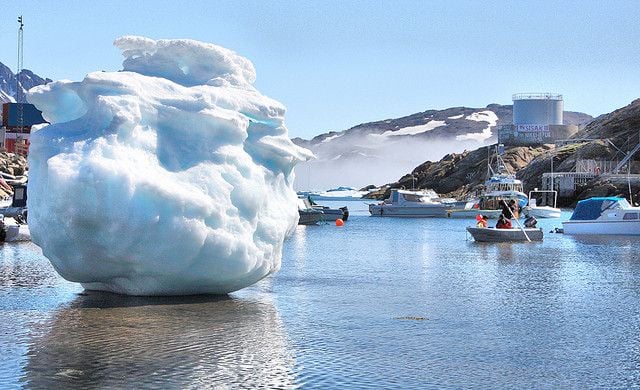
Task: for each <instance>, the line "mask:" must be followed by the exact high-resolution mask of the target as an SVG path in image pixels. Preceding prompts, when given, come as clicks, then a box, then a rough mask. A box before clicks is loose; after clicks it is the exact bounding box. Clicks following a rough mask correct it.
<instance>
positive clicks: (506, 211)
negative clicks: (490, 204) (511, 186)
mask: <svg viewBox="0 0 640 390" xmlns="http://www.w3.org/2000/svg"><path fill="white" fill-rule="evenodd" d="M500 206H501V207H502V216H503V217H505V216H506V217H509V216H511V208H510V207H509V203H508V202H507V200H506V199H502V200H500Z"/></svg>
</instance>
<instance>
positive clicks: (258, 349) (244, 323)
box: [22, 292, 296, 388]
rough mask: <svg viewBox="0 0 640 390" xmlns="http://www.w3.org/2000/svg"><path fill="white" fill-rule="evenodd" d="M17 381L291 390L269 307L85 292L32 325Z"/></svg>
mask: <svg viewBox="0 0 640 390" xmlns="http://www.w3.org/2000/svg"><path fill="white" fill-rule="evenodd" d="M31 333H32V334H31V338H30V342H29V343H28V344H29V346H28V353H27V358H28V362H27V364H26V367H24V376H23V378H22V382H23V383H24V384H26V386H27V387H36V388H66V387H70V386H73V387H78V388H84V387H92V388H95V387H97V388H131V387H149V386H153V387H179V388H201V387H216V386H229V385H234V387H250V388H255V387H259V386H264V387H267V388H290V387H295V383H296V378H295V375H294V374H293V366H294V356H293V354H292V353H291V351H290V350H291V348H288V347H287V345H286V344H287V342H286V338H285V335H284V331H283V327H282V322H281V320H280V318H279V316H278V313H277V311H276V309H275V308H274V306H273V304H272V303H271V302H268V301H266V302H265V301H264V300H260V301H251V300H246V299H237V298H230V297H222V298H221V297H212V296H198V297H182V298H176V297H174V298H167V297H164V298H149V297H125V296H120V295H114V294H109V293H102V292H86V293H83V294H82V295H80V296H78V297H77V298H76V299H75V300H74V301H73V302H72V303H71V304H70V305H68V306H67V307H64V308H62V309H60V310H58V311H57V312H56V313H55V314H54V316H53V318H52V319H51V320H50V321H48V322H44V323H41V324H33V326H32V329H31Z"/></svg>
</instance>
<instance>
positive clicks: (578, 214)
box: [570, 197, 640, 221]
mask: <svg viewBox="0 0 640 390" xmlns="http://www.w3.org/2000/svg"><path fill="white" fill-rule="evenodd" d="M608 211H611V212H613V213H615V214H617V213H618V212H622V213H623V215H622V220H625V221H626V220H637V219H638V218H639V214H640V213H639V212H640V208H637V207H631V205H630V204H629V202H627V200H626V199H625V198H615V197H596V198H589V199H585V200H581V201H579V202H578V204H577V205H576V209H575V210H574V211H573V215H571V219H570V220H571V221H593V220H596V219H598V218H600V216H602V215H603V214H604V213H605V212H608Z"/></svg>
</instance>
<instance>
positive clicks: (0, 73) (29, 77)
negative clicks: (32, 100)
mask: <svg viewBox="0 0 640 390" xmlns="http://www.w3.org/2000/svg"><path fill="white" fill-rule="evenodd" d="M18 79H20V82H19V83H18ZM51 81H52V80H51V79H48V78H42V77H40V76H38V75H37V74H35V73H33V72H32V71H30V70H28V69H23V70H22V71H21V72H20V77H19V78H18V77H17V76H16V75H15V74H14V73H13V72H12V71H11V69H9V67H8V66H6V65H4V64H3V63H2V62H0V103H7V102H15V101H16V91H17V90H18V88H19V89H20V91H21V92H20V96H25V93H26V91H28V90H29V89H31V88H33V87H35V86H37V85H42V84H46V83H50V82H51Z"/></svg>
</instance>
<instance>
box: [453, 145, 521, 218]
mask: <svg viewBox="0 0 640 390" xmlns="http://www.w3.org/2000/svg"><path fill="white" fill-rule="evenodd" d="M502 148H503V146H502V145H498V147H497V148H496V154H495V161H496V163H495V164H496V167H495V168H494V167H493V166H492V159H491V158H489V159H488V168H487V176H488V178H487V180H485V182H484V190H483V191H482V193H481V194H480V195H479V196H478V197H476V198H475V199H471V200H470V201H468V202H467V203H466V204H465V205H464V207H462V208H456V209H453V210H451V211H450V212H449V215H448V216H449V217H451V218H472V217H475V216H476V215H478V214H482V215H486V216H488V217H489V218H497V217H498V216H500V214H501V213H502V202H503V201H507V202H510V201H511V200H512V199H513V200H515V201H516V203H517V204H518V207H519V208H523V207H525V206H526V205H527V203H528V202H529V197H528V196H527V194H525V193H524V192H523V191H524V189H523V184H522V181H521V180H519V179H516V175H515V174H513V173H511V172H509V170H508V169H507V167H506V165H505V164H504V161H503V160H502V157H501V154H502V151H501V150H502Z"/></svg>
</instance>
